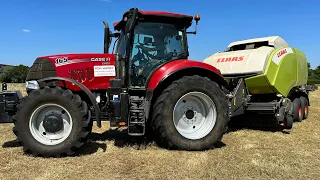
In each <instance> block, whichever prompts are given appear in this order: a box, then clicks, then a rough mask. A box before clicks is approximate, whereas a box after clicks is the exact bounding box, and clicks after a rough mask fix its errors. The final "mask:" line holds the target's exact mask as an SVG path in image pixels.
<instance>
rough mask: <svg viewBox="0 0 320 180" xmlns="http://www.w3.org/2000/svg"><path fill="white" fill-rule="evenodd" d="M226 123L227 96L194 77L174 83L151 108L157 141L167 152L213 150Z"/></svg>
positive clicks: (207, 82)
mask: <svg viewBox="0 0 320 180" xmlns="http://www.w3.org/2000/svg"><path fill="white" fill-rule="evenodd" d="M228 121H229V117H228V104H227V98H226V95H225V94H224V93H223V91H222V90H221V88H220V87H219V85H218V84H217V83H215V82H213V81H211V80H210V79H208V78H206V77H200V76H197V75H195V76H184V77H182V78H181V79H179V80H176V81H174V82H173V83H172V84H171V85H169V86H168V87H167V88H166V89H165V90H164V91H163V92H162V94H161V95H160V96H159V97H158V98H157V100H156V101H155V103H154V105H153V114H152V125H153V129H154V131H155V135H156V141H157V142H158V144H159V145H163V146H165V147H166V148H169V149H180V150H205V149H210V148H214V147H215V145H216V144H217V143H218V142H219V141H220V140H221V138H222V136H223V134H224V133H225V130H226V127H227V123H228Z"/></svg>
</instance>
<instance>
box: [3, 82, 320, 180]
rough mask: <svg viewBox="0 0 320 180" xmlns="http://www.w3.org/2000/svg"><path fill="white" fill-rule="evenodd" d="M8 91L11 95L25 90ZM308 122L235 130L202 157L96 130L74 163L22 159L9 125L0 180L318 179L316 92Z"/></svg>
mask: <svg viewBox="0 0 320 180" xmlns="http://www.w3.org/2000/svg"><path fill="white" fill-rule="evenodd" d="M23 86H24V84H23V85H9V89H18V88H21V89H23V88H24V87H23ZM310 98H311V108H310V116H309V118H308V119H307V120H305V121H303V122H301V123H295V124H294V127H293V129H292V130H290V131H280V132H270V131H260V130H250V129H248V130H238V131H235V132H230V133H228V134H226V135H225V136H224V137H223V139H222V142H223V143H224V144H225V146H223V147H221V148H218V149H214V150H209V151H204V152H186V151H169V150H166V149H162V148H159V147H157V146H156V145H154V144H151V145H148V146H147V147H146V149H144V148H143V147H144V146H142V145H141V143H140V142H141V141H140V139H139V138H131V137H128V136H127V135H126V132H121V131H114V130H113V129H110V128H109V126H108V123H105V124H103V128H102V129H98V128H97V127H96V126H95V127H94V131H93V133H92V135H91V138H90V141H89V142H88V143H87V144H86V145H85V146H84V147H83V148H82V150H81V151H80V154H79V155H78V156H76V157H66V158H61V159H59V158H57V159H43V158H34V157H31V156H27V155H24V154H23V152H22V148H21V147H17V144H16V143H15V136H14V134H13V133H12V131H11V129H12V125H11V124H2V125H0V131H1V136H0V144H1V145H2V147H0V177H1V179H88V180H89V179H108V180H111V179H175V180H178V179H179V180H180V179H190V180H194V179H210V180H213V179H218V180H222V179H226V180H230V179H241V180H244V179H266V180H269V179H281V180H286V179H301V180H302V179H303V180H304V179H308V180H309V179H319V177H320V166H319V164H320V116H319V112H320V90H318V91H316V92H313V93H311V95H310Z"/></svg>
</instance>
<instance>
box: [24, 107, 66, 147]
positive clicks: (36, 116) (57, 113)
mask: <svg viewBox="0 0 320 180" xmlns="http://www.w3.org/2000/svg"><path fill="white" fill-rule="evenodd" d="M29 128H30V132H31V134H32V136H33V137H34V138H35V139H36V140H37V141H38V142H40V143H42V144H45V145H56V144H59V143H61V142H63V141H64V140H65V139H66V138H67V137H68V136H69V135H70V133H71V129H72V117H71V115H70V113H69V112H68V111H67V110H66V109H65V108H64V107H62V106H60V105H58V104H44V105H41V106H40V107H38V108H37V109H36V110H35V111H34V112H33V113H32V115H31V117H30V121H29Z"/></svg>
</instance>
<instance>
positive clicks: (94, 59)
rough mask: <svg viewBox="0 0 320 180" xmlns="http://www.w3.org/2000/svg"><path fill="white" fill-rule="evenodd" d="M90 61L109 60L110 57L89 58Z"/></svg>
mask: <svg viewBox="0 0 320 180" xmlns="http://www.w3.org/2000/svg"><path fill="white" fill-rule="evenodd" d="M91 61H110V58H91Z"/></svg>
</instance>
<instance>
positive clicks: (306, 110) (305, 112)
mask: <svg viewBox="0 0 320 180" xmlns="http://www.w3.org/2000/svg"><path fill="white" fill-rule="evenodd" d="M304 114H305V115H306V116H307V115H308V106H307V105H306V106H305V107H304Z"/></svg>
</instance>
